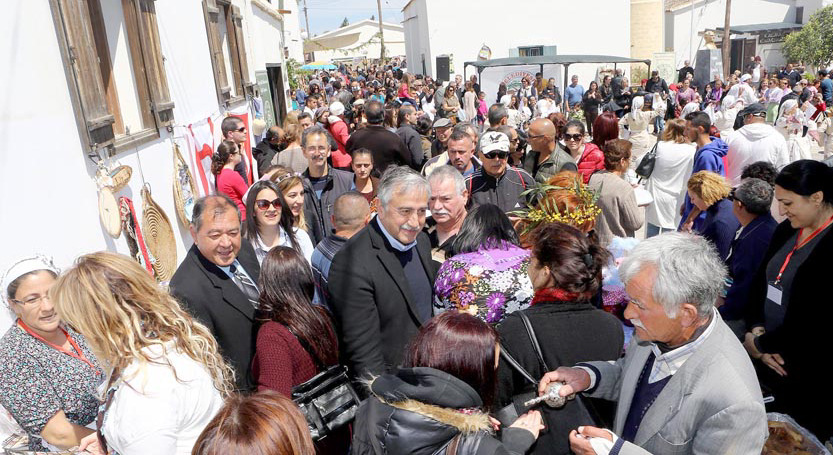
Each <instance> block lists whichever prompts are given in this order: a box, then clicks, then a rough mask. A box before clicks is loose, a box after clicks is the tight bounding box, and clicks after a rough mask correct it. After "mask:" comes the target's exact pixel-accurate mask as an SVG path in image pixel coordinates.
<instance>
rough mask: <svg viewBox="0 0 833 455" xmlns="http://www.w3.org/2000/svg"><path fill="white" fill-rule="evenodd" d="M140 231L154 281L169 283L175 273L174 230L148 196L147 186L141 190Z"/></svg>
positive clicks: (148, 189)
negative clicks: (148, 255) (154, 276)
mask: <svg viewBox="0 0 833 455" xmlns="http://www.w3.org/2000/svg"><path fill="white" fill-rule="evenodd" d="M142 231H144V235H145V244H146V245H147V248H148V253H150V255H151V262H152V264H153V273H154V275H156V279H157V280H159V281H160V282H167V281H170V280H171V278H172V277H173V276H174V272H175V271H176V240H175V238H174V229H173V227H172V226H171V222H170V221H168V216H167V215H165V212H163V211H162V207H159V205H158V204H156V202H155V201H154V200H153V198H152V197H151V196H150V186H149V185H145V186H144V187H143V188H142Z"/></svg>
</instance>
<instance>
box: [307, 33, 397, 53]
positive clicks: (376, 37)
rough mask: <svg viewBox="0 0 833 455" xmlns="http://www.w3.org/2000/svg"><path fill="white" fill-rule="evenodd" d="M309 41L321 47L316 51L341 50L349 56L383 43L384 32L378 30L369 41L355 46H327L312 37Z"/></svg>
mask: <svg viewBox="0 0 833 455" xmlns="http://www.w3.org/2000/svg"><path fill="white" fill-rule="evenodd" d="M309 41H310V42H312V43H313V44H315V45H316V46H318V47H319V49H316V51H319V50H320V51H333V52H340V53H341V54H342V55H344V56H348V55H351V54H356V53H359V51H363V50H365V49H367V48H369V47H370V46H372V45H374V44H379V43H381V42H382V32H376V33H375V34H373V36H371V37H370V38H369V39H368V40H367V41H365V42H363V43H362V44H359V45H357V46H354V47H347V48H344V47H329V46H325V45H323V44H321V42H319V41H316V40H314V39H310V40H309Z"/></svg>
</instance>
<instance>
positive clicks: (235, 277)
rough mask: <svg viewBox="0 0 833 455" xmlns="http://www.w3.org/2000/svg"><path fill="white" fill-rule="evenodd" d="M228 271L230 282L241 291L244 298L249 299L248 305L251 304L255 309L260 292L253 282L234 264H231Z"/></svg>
mask: <svg viewBox="0 0 833 455" xmlns="http://www.w3.org/2000/svg"><path fill="white" fill-rule="evenodd" d="M230 270H231V281H234V284H236V285H237V287H238V288H240V290H241V291H243V294H245V295H246V298H247V299H249V303H251V304H252V306H253V307H255V308H257V305H258V303H257V301H258V298H259V297H260V291H259V290H258V289H257V285H256V284H255V282H254V281H252V279H251V278H249V277H248V276H247V275H246V274H245V273H243V271H242V270H240V269H239V268H238V267H237V266H235V265H234V264H232V266H231V268H230Z"/></svg>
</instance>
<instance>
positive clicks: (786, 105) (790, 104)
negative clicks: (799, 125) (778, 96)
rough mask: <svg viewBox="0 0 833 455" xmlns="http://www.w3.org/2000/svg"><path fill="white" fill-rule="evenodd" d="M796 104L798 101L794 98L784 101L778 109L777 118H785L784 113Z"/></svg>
mask: <svg viewBox="0 0 833 455" xmlns="http://www.w3.org/2000/svg"><path fill="white" fill-rule="evenodd" d="M796 106H798V101H796V100H795V99H788V100H787V101H784V104H782V105H781V107H780V108H779V109H778V118H779V119H782V118H786V113H787V112H788V111H789V110H790V109H792V108H794V107H796Z"/></svg>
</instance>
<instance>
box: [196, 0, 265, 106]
mask: <svg viewBox="0 0 833 455" xmlns="http://www.w3.org/2000/svg"><path fill="white" fill-rule="evenodd" d="M203 13H204V16H205V29H206V33H207V34H208V48H209V52H210V53H211V66H212V69H213V72H214V83H215V87H216V89H217V100H218V101H219V102H220V104H221V105H222V106H225V107H226V108H228V107H231V106H236V105H240V104H243V103H245V102H246V99H247V98H248V97H251V96H253V95H254V87H255V82H254V81H253V80H251V78H250V76H249V64H248V56H247V54H246V39H245V33H244V31H243V15H242V14H241V12H240V8H239V7H237V6H235V5H233V4H232V3H231V1H229V0H203ZM221 14H222V15H223V18H224V19H225V24H226V37H227V38H228V43H229V58H230V59H231V62H230V63H231V65H230V67H231V73H232V74H231V75H229V74H227V71H226V64H225V63H226V62H225V56H224V55H223V43H222V42H221V41H220V29H219V27H220V15H221ZM232 84H233V85H232ZM232 86H233V87H234V88H235V92H236V94H235V95H234V96H232V93H231V88H232Z"/></svg>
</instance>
